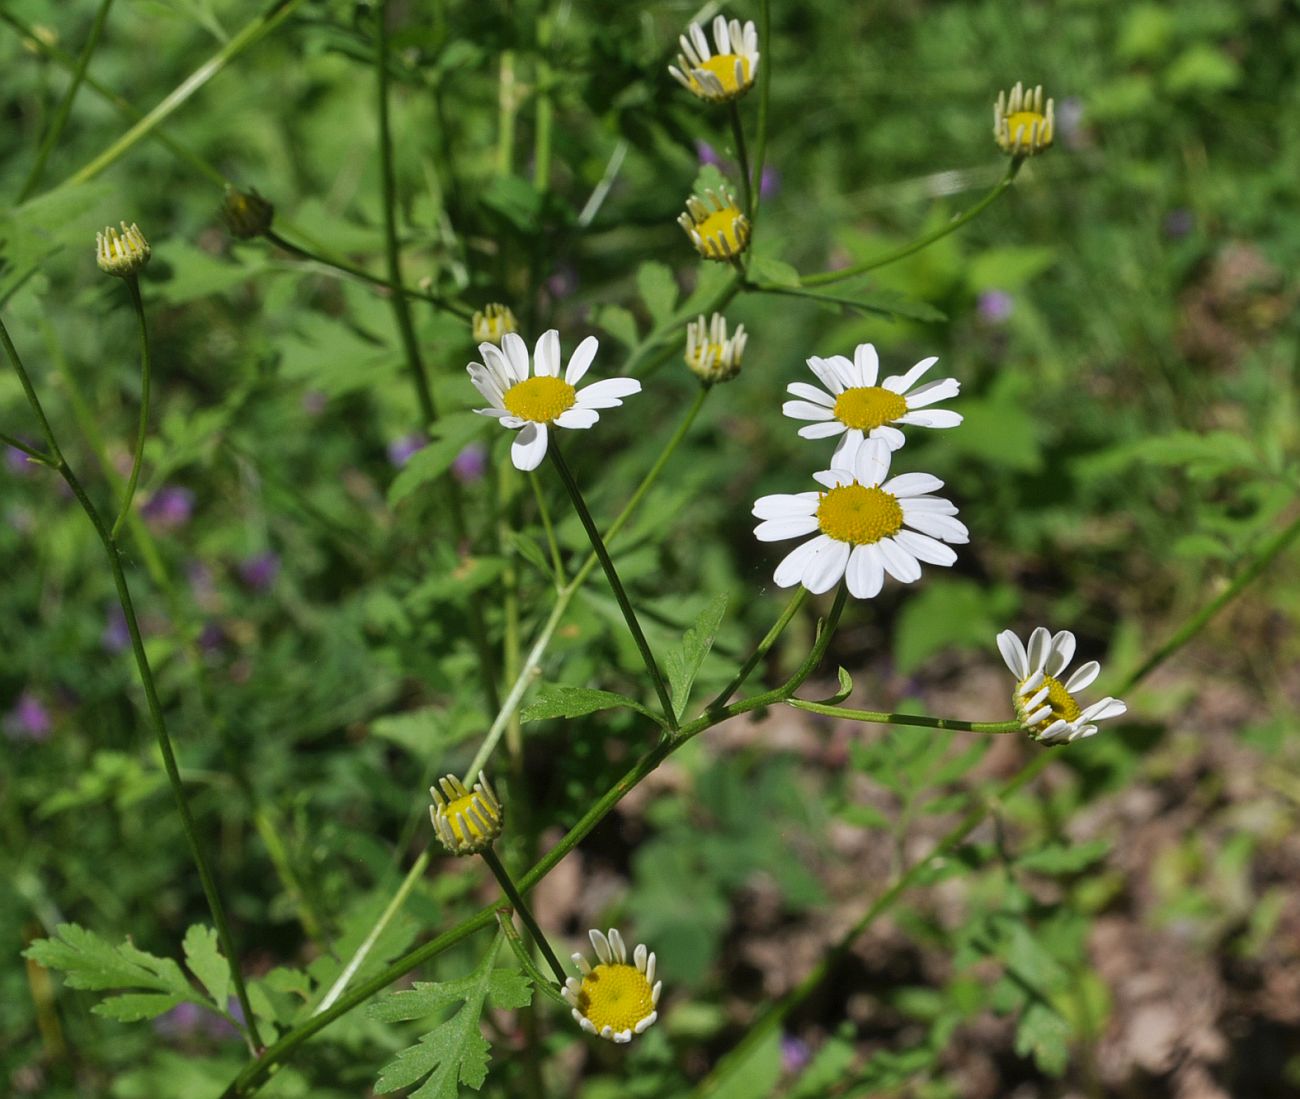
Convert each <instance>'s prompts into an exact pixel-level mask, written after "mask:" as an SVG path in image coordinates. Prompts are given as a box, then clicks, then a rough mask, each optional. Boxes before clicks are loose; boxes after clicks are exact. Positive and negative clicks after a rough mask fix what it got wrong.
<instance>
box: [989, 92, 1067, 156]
mask: <svg viewBox="0 0 1300 1099" xmlns="http://www.w3.org/2000/svg"><path fill="white" fill-rule="evenodd" d="M1055 131H1056V114H1055V103H1054V101H1053V100H1050V99H1049V100H1048V101H1047V104H1046V106H1044V104H1043V86H1042V85H1041V84H1039V85H1038V87H1036V88H1033V89H1031V90H1026V89H1025V87H1024V86H1023V85H1022V84H1021V83H1020V82H1019V81H1017V82H1016V86H1015V87H1014V88H1012V89H1011V91H1010V92H1009V93H1008V92H998V101H997V103H995V104H994V105H993V137H994V139H995V140H996V141H997V143H998V147H999V148H1001V149H1002V151H1003V152H1004V153H1010V154H1011V155H1012V156H1034V155H1035V154H1036V153H1041V152H1042V151H1043V150H1044V149H1048V148H1050V147H1051V145H1052V138H1053V137H1054V136H1055Z"/></svg>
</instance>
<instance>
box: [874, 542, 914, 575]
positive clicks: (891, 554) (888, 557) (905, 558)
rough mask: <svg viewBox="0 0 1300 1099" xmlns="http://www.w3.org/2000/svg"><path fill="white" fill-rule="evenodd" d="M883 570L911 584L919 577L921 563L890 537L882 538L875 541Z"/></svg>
mask: <svg viewBox="0 0 1300 1099" xmlns="http://www.w3.org/2000/svg"><path fill="white" fill-rule="evenodd" d="M876 546H877V548H879V550H880V557H881V561H882V562H883V564H884V566H885V571H886V572H887V573H889V575H890V576H892V577H893V578H894V579H895V580H900V581H902V582H903V583H904V584H911V583H913V582H914V581H916V580H920V579H921V565H920V563H919V562H918V561H917V559H916V558H915V557H913V556H912V555H911V554H910V553H908V552H907V550H905V549H903V547H902V546H900V545H899V544H898V543H897V542H895V541H894V540H893V539H892V538H882V539H881V540H880V541H879V542H877V543H876Z"/></svg>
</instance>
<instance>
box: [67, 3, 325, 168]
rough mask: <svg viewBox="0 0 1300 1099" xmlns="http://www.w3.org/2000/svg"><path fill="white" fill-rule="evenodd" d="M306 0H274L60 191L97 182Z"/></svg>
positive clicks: (84, 166)
mask: <svg viewBox="0 0 1300 1099" xmlns="http://www.w3.org/2000/svg"><path fill="white" fill-rule="evenodd" d="M302 2H303V0H272V2H271V3H269V4H267V6H266V8H265V9H264V10H263V11H262V13H261V14H260V15H257V16H254V17H253V18H252V19H251V20H249V22H248V23H246V24H245V25H244V26H243V27H242V28H241V29H240V30H239V32H238V33H237V34H235V36H234V37H233V38H231V39H230V40H229V41H228V42H226V43H225V45H223V46H222V47H221V49H219V50H218V51H217V52H216V53H214V54H213V55H212V56H211V57H210V58H208V60H206V61H205V62H203V64H202V65H200V66H199V67H198V68H197V69H195V70H194V71H193V72H192V73H190V75H189V76H187V77H186V78H185V79H184V80H182V81H181V83H180V84H178V85H177V86H176V87H175V88H173V89H172V91H171V92H169V93H168V94H167V96H166V97H165V98H164V99H163V100H162V102H160V103H159V104H158V106H156V107H155V108H154V109H153V110H151V111H150V112H149V113H148V114H146V115H145V116H144V117H143V118H142V119H140V121H139V122H137V123H136V124H135V125H134V126H132V127H131V128H130V129H129V130H127V132H126V133H124V134H123V135H122V136H121V137H120V138H118V139H117V140H116V141H115V142H113V144H112V145H110V146H109V147H108V148H107V149H105V150H104V151H103V152H102V153H100V154H99V155H98V156H97V157H95V158H94V159H93V160H91V161H90V162H89V163H87V164H85V165H83V166H82V167H81V168H80V169H79V170H78V171H76V172H74V173H73V174H72V175H70V176H69V177H68V178H67V179H66V180H64V181H63V182H62V183H61V184H59V186H60V187H72V186H76V185H77V184H78V183H85V182H87V181H88V180H91V179H94V178H95V176H97V175H99V173H100V172H102V171H103V170H104V169H105V168H107V167H109V166H110V165H112V164H114V163H116V162H117V161H118V160H120V159H121V158H122V157H123V156H124V155H125V154H126V153H127V152H129V151H130V150H131V148H132V147H133V146H135V145H136V144H137V143H138V142H139V141H140V140H141V139H142V138H145V137H147V136H148V135H149V134H150V133H152V132H153V131H154V130H155V129H156V128H157V127H158V126H159V125H161V124H162V123H163V122H164V121H166V119H168V118H169V117H170V116H171V115H172V114H173V113H174V112H175V111H176V110H177V108H179V107H180V106H181V105H182V104H184V103H185V102H186V101H187V100H188V99H189V98H190V97H191V96H192V95H194V93H195V92H197V91H198V90H199V89H200V88H202V87H203V86H204V85H205V84H206V83H207V82H208V81H209V80H211V79H212V78H213V77H214V76H216V75H217V74H218V73H219V72H221V70H222V69H224V68H225V67H226V66H227V65H229V64H230V63H231V62H232V61H234V60H235V58H236V57H238V56H239V55H240V54H241V53H243V52H244V51H245V50H246V49H248V47H249V46H252V45H254V44H255V43H257V42H258V41H260V40H261V39H262V38H263V37H265V36H266V35H267V34H270V32H271V31H273V30H275V28H276V27H278V26H279V25H280V24H281V23H283V22H284V21H285V20H286V19H288V18H289V16H290V15H292V14H293V11H294V9H295V8H297V7H298V6H299V5H301V4H302Z"/></svg>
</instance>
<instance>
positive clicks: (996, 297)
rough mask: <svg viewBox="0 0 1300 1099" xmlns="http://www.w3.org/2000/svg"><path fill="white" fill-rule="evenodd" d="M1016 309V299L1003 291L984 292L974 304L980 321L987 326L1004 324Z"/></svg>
mask: <svg viewBox="0 0 1300 1099" xmlns="http://www.w3.org/2000/svg"><path fill="white" fill-rule="evenodd" d="M1015 307H1016V299H1015V298H1013V297H1012V296H1011V295H1010V294H1008V293H1007V292H1006V291H1005V290H985V291H984V292H983V293H981V294H980V296H979V300H978V302H977V303H976V309H978V310H979V315H980V319H981V320H982V321H984V322H985V323H987V324H1005V323H1006V322H1007V320H1008V319H1009V318H1010V316H1011V314H1012V312H1013V311H1014V309H1015Z"/></svg>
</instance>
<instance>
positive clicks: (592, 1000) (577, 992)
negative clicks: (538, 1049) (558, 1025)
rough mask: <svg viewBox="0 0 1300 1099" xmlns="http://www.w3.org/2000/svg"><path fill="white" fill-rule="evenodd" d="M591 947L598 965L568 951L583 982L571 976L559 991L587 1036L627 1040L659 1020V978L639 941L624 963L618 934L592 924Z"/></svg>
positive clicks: (624, 958)
mask: <svg viewBox="0 0 1300 1099" xmlns="http://www.w3.org/2000/svg"><path fill="white" fill-rule="evenodd" d="M590 937H591V945H592V947H593V948H594V949H595V951H596V957H597V958H598V959H599V960H600V964H598V965H596V966H595V967H594V968H593V967H592V966H591V965H590V964H589V963H588V962H587V959H586V958H584V957H583V956H582V955H581V954H574V955H573V962H574V964H575V965H576V966H577V967H578V968H579V969H580V970H582V980H581V981H579V980H576V979H575V978H573V977H570V978H569V979H568V980H567V981H566V982H565V984H564V988H562V989H561V990H560V995H561V996H563V997H564V999H565V1000H566V1001H567V1002H568V1004H569V1006H570V1007H571V1008H572V1009H573V1017H574V1019H576V1020H577V1022H578V1025H579V1026H580V1027H582V1029H583V1030H585V1031H586V1032H587V1033H588V1034H598V1035H599V1036H600V1037H602V1038H606V1039H608V1040H609V1041H611V1042H619V1043H620V1044H621V1043H623V1042H630V1041H631V1040H632V1035H634V1034H641V1033H644V1032H645V1030H646V1029H648V1028H649V1027H650V1026H651V1024H653V1023H654V1021H655V1020H656V1019H658V1018H659V1011H658V1006H659V993H660V990H661V989H662V988H663V982H662V981H656V980H655V956H654V954H653V953H649V952H647V951H646V948H645V945H644V944H642V945H640V946H638V947H637V948H636V950H635V951H633V954H632V962H633V964H632V965H628V963H627V946H626V945H625V944H624V942H623V936H622V935H620V934H619V933H618V931H617V929H615V928H613V927H611V928H610V929H609V934H608V935H604V934H602V933H601V932H600V931H597V930H596V929H595V928H593V929H592V930H591V932H590Z"/></svg>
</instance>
